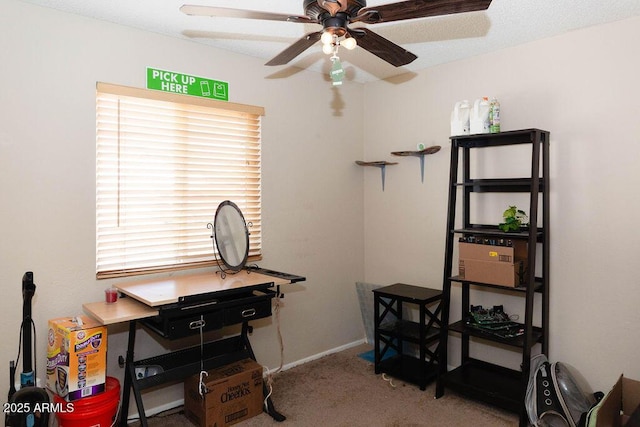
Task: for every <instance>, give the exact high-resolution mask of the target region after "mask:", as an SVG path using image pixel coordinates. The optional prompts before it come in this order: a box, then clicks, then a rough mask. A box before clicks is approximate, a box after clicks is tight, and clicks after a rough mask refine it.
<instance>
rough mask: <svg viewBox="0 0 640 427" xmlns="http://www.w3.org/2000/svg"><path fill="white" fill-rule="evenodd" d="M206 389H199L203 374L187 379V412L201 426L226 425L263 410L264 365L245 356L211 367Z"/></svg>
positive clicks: (185, 386) (185, 387)
mask: <svg viewBox="0 0 640 427" xmlns="http://www.w3.org/2000/svg"><path fill="white" fill-rule="evenodd" d="M207 374H208V375H207V376H205V377H204V378H203V381H204V383H205V385H206V391H205V393H203V395H200V392H199V383H200V376H199V375H194V376H191V377H189V378H187V379H186V380H185V382H184V413H185V415H186V416H187V418H189V419H190V420H191V421H192V422H193V423H194V424H195V425H197V426H199V427H214V426H215V427H223V426H229V425H232V424H236V423H239V422H240V421H244V420H247V419H249V418H251V417H254V416H256V415H259V414H260V413H262V404H263V401H264V396H263V391H262V366H261V365H259V364H258V363H257V362H256V361H254V360H252V359H243V360H240V361H238V362H235V363H231V364H229V365H225V366H222V367H220V368H216V369H212V370H210V371H207Z"/></svg>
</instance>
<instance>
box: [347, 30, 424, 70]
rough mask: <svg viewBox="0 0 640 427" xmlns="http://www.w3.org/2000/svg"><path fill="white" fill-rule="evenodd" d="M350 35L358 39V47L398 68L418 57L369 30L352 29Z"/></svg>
mask: <svg viewBox="0 0 640 427" xmlns="http://www.w3.org/2000/svg"><path fill="white" fill-rule="evenodd" d="M349 35H350V36H351V37H353V38H355V39H356V41H357V42H358V46H360V47H361V48H363V49H365V50H368V51H369V52H371V53H373V54H374V55H375V56H377V57H378V58H380V59H382V60H384V61H387V62H388V63H389V64H391V65H394V66H396V67H401V66H403V65H407V64H408V63H410V62H412V61H413V60H414V59H416V58H417V56H415V55H414V54H413V53H411V52H409V51H408V50H406V49H405V48H403V47H400V46H398V45H397V44H395V43H393V42H391V41H389V40H387V39H385V38H384V37H382V36H380V35H378V34H376V33H374V32H373V31H371V30H369V29H367V28H357V29H350V30H349Z"/></svg>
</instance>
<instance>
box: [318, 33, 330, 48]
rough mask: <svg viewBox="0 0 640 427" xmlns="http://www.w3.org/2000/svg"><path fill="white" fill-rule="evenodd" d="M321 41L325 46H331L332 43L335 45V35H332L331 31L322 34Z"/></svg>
mask: <svg viewBox="0 0 640 427" xmlns="http://www.w3.org/2000/svg"><path fill="white" fill-rule="evenodd" d="M320 41H321V42H322V44H323V45H325V46H326V45H331V43H333V34H331V32H329V31H325V32H324V33H322V36H321V37H320Z"/></svg>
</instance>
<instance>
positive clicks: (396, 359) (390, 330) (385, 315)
mask: <svg viewBox="0 0 640 427" xmlns="http://www.w3.org/2000/svg"><path fill="white" fill-rule="evenodd" d="M373 295H374V322H375V324H374V326H375V348H374V359H375V372H376V374H379V373H381V372H385V373H387V374H389V375H392V376H394V377H397V378H401V379H403V380H406V381H409V382H412V383H415V384H417V385H419V386H420V389H421V390H425V389H426V387H427V383H428V382H429V381H432V380H434V379H435V378H436V377H437V375H438V355H439V352H440V338H441V332H440V328H441V326H442V321H441V314H442V313H441V310H442V307H441V301H442V291H439V290H435V289H429V288H423V287H420V286H412V285H405V284H403V283H396V284H395V285H390V286H385V287H382V288H378V289H374V290H373ZM403 304H412V305H414V306H415V307H417V308H418V312H419V315H418V319H417V321H412V320H410V319H404V318H403ZM410 345H413V346H414V347H417V351H416V353H417V354H415V355H413V354H409V352H408V351H407V349H408V347H409V346H410Z"/></svg>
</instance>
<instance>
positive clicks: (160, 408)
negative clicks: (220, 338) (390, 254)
mask: <svg viewBox="0 0 640 427" xmlns="http://www.w3.org/2000/svg"><path fill="white" fill-rule="evenodd" d="M365 343H366V339H365V338H362V339H359V340H357V341H353V342H351V343H348V344H344V345H341V346H339V347H334V348H332V349H329V350H326V351H323V352H321V353H318V354H314V355H312V356H309V357H305V358H304V359H300V360H297V361H295V362H291V363H287V364H286V365H283V366H282V371H286V370H288V369H291V368H295V367H296V366H300V365H304V364H305V363H309V362H312V361H314V360H318V359H320V358H322V357H324V356H328V355H330V354H334V353H339V352H341V351H345V350H348V349H350V348H353V347H356V346H359V345H360V344H365ZM273 369H276V368H273ZM269 371H271V369H269V368H267V367H266V366H265V375H266V373H267V372H269ZM282 371H281V372H282ZM183 405H184V399H177V400H174V401H173V402H169V403H165V404H163V405H159V406H154V407H153V408H145V413H146V415H147V418H149V417H153V416H154V415H157V414H160V413H162V412H166V411H170V410H172V409H176V408H179V407H181V406H183ZM139 418H140V414H138V413H135V414H132V415H130V416H129V417H128V418H127V424H128V423H133V422H136V421H138V420H139Z"/></svg>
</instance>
